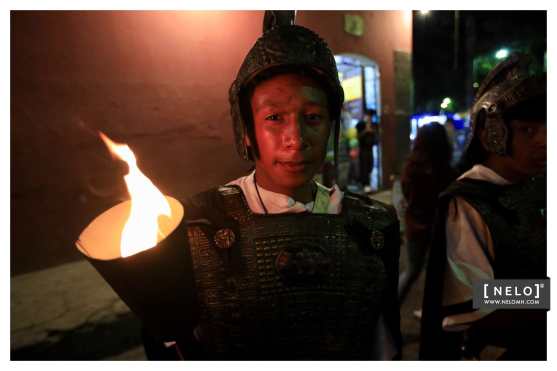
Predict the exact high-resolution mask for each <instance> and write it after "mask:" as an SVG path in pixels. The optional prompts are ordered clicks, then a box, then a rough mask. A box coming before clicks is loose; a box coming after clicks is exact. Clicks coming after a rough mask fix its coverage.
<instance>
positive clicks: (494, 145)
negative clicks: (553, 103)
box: [464, 53, 546, 163]
mask: <svg viewBox="0 0 557 371" xmlns="http://www.w3.org/2000/svg"><path fill="white" fill-rule="evenodd" d="M531 63H532V58H531V57H530V56H528V55H525V54H520V53H515V54H512V55H511V56H510V57H509V58H507V59H506V60H504V61H502V62H501V63H499V64H498V65H497V66H496V67H495V68H494V69H493V70H491V71H490V72H489V74H488V75H487V77H486V78H485V79H484V80H483V82H482V84H481V85H480V87H479V89H478V92H477V94H476V98H475V102H474V105H473V106H472V109H471V113H470V118H471V128H472V129H471V136H470V137H469V140H468V144H467V148H466V151H465V154H464V157H465V159H466V160H467V161H468V162H469V163H476V162H478V161H477V160H474V159H478V158H479V157H481V156H480V153H481V152H482V151H485V150H487V151H488V152H491V153H495V154H498V155H501V156H504V155H507V154H509V128H508V126H507V125H508V123H506V122H505V119H504V114H505V112H507V111H509V110H510V109H512V108H513V107H516V106H517V105H518V104H520V103H522V102H525V101H528V100H531V99H534V98H537V97H539V98H540V99H545V98H544V96H545V94H546V79H545V76H534V75H532V74H531V73H530V72H529V70H530V66H531ZM482 125H484V127H485V129H486V131H487V132H486V135H487V138H486V139H487V140H486V142H487V143H486V145H485V148H484V147H483V146H482V145H481V143H480V139H479V127H480V126H482Z"/></svg>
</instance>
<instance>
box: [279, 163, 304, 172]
mask: <svg viewBox="0 0 557 371" xmlns="http://www.w3.org/2000/svg"><path fill="white" fill-rule="evenodd" d="M276 163H277V164H278V165H279V166H281V167H282V168H283V169H285V170H286V171H289V172H301V171H304V170H305V168H306V167H307V166H308V165H309V161H277V162H276Z"/></svg>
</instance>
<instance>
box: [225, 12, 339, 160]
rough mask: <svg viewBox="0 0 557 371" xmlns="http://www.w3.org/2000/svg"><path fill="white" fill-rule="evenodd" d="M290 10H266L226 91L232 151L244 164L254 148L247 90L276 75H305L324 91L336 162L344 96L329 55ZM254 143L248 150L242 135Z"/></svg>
mask: <svg viewBox="0 0 557 371" xmlns="http://www.w3.org/2000/svg"><path fill="white" fill-rule="evenodd" d="M294 16H295V12H294V11H266V12H265V16H264V20H263V35H262V36H261V37H260V38H259V39H258V40H257V41H256V42H255V44H254V45H253V47H252V48H251V50H250V51H249V52H248V54H247V55H246V58H245V59H244V62H243V63H242V65H241V67H240V70H239V71H238V74H237V76H236V79H235V80H234V82H233V83H232V85H231V87H230V90H229V101H230V112H231V115H232V121H233V126H234V136H235V141H236V149H237V151H238V153H239V154H240V156H241V157H242V158H243V159H244V160H247V161H254V160H255V158H254V156H255V157H257V156H258V155H259V154H258V149H257V144H256V140H255V131H254V127H253V120H252V118H251V111H250V108H249V96H248V94H249V91H250V89H253V88H254V86H255V85H257V84H258V83H259V82H261V81H262V79H265V78H269V77H271V76H274V75H276V74H279V73H286V72H296V73H303V74H309V75H310V76H312V77H313V78H315V79H316V80H317V81H318V82H320V83H321V84H322V86H323V87H324V88H325V89H326V93H327V98H328V103H329V111H330V114H331V122H332V125H333V126H332V128H331V129H332V133H333V135H334V139H335V140H334V153H335V163H336V162H337V161H336V159H337V152H338V137H339V125H340V112H341V108H342V104H343V102H344V93H343V90H342V87H341V85H340V81H339V78H338V71H337V67H336V63H335V58H334V56H333V53H332V52H331V50H330V49H329V47H328V46H327V44H326V43H325V41H324V40H323V39H321V38H320V37H319V35H317V34H316V33H315V32H313V31H311V30H309V29H307V28H305V27H302V26H298V25H295V24H294ZM246 135H247V137H248V138H249V139H250V142H251V143H254V144H255V146H254V148H249V147H248V146H247V145H246V143H245V140H244V138H245V136H246Z"/></svg>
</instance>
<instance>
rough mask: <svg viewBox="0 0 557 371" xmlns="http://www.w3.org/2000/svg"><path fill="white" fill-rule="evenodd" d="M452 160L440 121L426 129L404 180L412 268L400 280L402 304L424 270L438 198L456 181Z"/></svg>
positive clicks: (407, 234) (424, 127)
mask: <svg viewBox="0 0 557 371" xmlns="http://www.w3.org/2000/svg"><path fill="white" fill-rule="evenodd" d="M451 159H452V146H451V143H450V140H449V138H448V135H447V131H446V130H445V127H444V126H443V125H441V124H439V123H436V122H433V123H431V124H427V125H424V126H422V127H421V128H420V129H419V130H418V136H417V138H416V142H415V143H414V147H413V149H412V152H411V153H410V156H409V157H408V160H407V161H406V164H405V166H404V170H403V173H402V179H401V183H402V192H403V194H404V198H405V199H406V203H407V208H406V212H405V216H404V219H405V223H406V224H405V225H406V229H405V241H406V250H407V256H408V265H407V266H408V268H407V270H406V271H405V272H403V273H401V275H400V279H399V285H398V295H399V301H400V303H402V302H403V301H404V299H405V297H406V294H407V293H408V290H409V289H410V287H411V285H412V284H413V283H414V282H415V281H416V279H417V278H418V276H419V275H420V273H421V271H422V269H423V266H424V262H425V257H426V254H427V251H428V247H429V244H430V240H431V231H432V228H433V220H434V217H435V208H436V205H437V197H438V196H439V193H440V192H441V191H443V190H444V189H445V188H446V187H447V186H448V185H449V184H450V183H451V182H452V181H453V180H454V179H455V176H456V174H455V171H454V170H453V168H452V167H451Z"/></svg>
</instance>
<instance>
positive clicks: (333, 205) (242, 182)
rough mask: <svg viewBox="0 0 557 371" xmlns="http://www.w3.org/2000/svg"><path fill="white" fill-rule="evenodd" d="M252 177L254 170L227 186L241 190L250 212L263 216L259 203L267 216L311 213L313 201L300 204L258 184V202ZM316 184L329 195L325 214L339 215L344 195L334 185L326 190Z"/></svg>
mask: <svg viewBox="0 0 557 371" xmlns="http://www.w3.org/2000/svg"><path fill="white" fill-rule="evenodd" d="M254 175H255V170H254V171H253V172H252V173H251V174H249V175H246V176H243V177H241V178H238V179H235V180H233V181H231V182H229V183H228V184H227V185H237V186H239V187H240V188H241V189H242V192H243V193H244V196H245V198H246V201H247V203H248V206H249V208H250V209H251V211H252V212H254V213H256V214H265V210H264V208H263V205H262V204H261V201H263V203H264V204H265V208H266V209H267V211H268V212H269V214H284V213H303V212H312V210H313V205H314V203H315V200H314V201H311V202H308V203H302V202H299V201H296V200H294V199H293V198H292V197H289V196H287V195H283V194H281V193H276V192H272V191H269V190H267V189H265V188H263V187H261V185H259V184H258V185H257V189H259V194H260V195H261V200H260V199H259V197H258V195H257V189H256V188H255V182H254ZM316 184H317V186H318V187H321V188H323V189H326V190H327V192H328V194H329V205H328V207H327V214H340V212H341V211H342V198H343V197H344V193H343V192H342V191H341V190H340V188H339V187H338V186H337V185H336V184H335V185H334V186H333V187H332V188H327V187H325V186H323V185H321V184H319V183H317V182H316Z"/></svg>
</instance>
